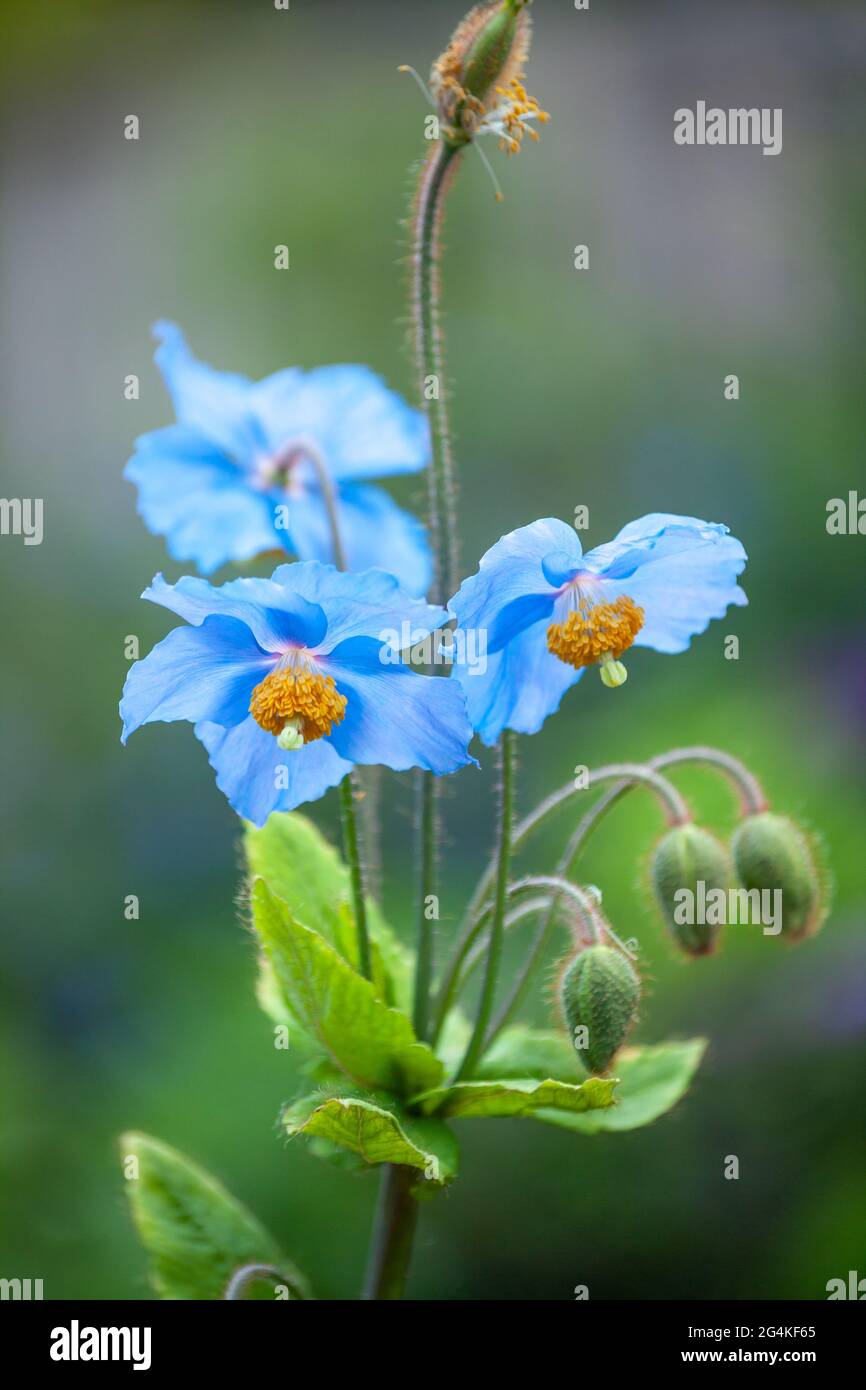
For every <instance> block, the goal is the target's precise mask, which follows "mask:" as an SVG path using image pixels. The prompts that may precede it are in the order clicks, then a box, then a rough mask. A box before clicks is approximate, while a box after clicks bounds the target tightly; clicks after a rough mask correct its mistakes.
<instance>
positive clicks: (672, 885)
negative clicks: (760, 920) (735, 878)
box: [650, 823, 731, 956]
mask: <svg viewBox="0 0 866 1390" xmlns="http://www.w3.org/2000/svg"><path fill="white" fill-rule="evenodd" d="M650 873H651V876H652V885H653V892H654V893H655V897H656V902H657V903H658V906H659V910H660V912H661V914H662V917H663V918H664V920H665V923H666V924H667V927H668V929H669V931H670V933H671V935H672V936H673V938H674V941H675V942H676V943H677V945H678V946H679V948H680V950H682V951H685V953H686V955H689V956H707V955H709V954H710V952H711V951H713V950H715V947H716V938H717V937H718V934H719V927H718V924H717V923H709V922H701V921H699V920H698V917H699V915H700V914H699V913H698V912H697V911H696V904H697V903H698V902H699V901H705V900H706V894H707V893H709V892H710V891H711V890H713V889H722V891H724V892H727V888H728V884H729V882H730V877H731V874H730V865H729V862H728V855H727V852H726V850H725V847H724V845H722V844H721V843H720V842H719V841H718V840H717V839H716V837H715V835H711V834H710V832H709V830H704V829H702V828H701V826H699V825H693V824H691V823H689V824H688V825H676V826H674V828H673V830H669V831H668V832H667V834H666V835H664V836H663V837H662V839H661V840H660V841H659V843H658V845H657V846H656V849H655V852H654V854H653V857H652V863H651V865H650ZM699 884H703V889H702V890H699V888H698V885H699ZM687 894H688V895H690V896H686V895H687ZM690 908H691V910H689V909H690Z"/></svg>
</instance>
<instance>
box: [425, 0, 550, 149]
mask: <svg viewBox="0 0 866 1390" xmlns="http://www.w3.org/2000/svg"><path fill="white" fill-rule="evenodd" d="M528 4H529V0H494V3H492V4H485V5H476V7H475V9H474V10H470V12H469V14H468V15H467V16H466V18H465V19H463V20H462V21H461V22H460V24H458V26H457V28H456V29H455V31H454V33H453V35H452V37H451V42H450V43H449V45H448V47H447V49H446V50H445V52H444V53H443V54H442V56H441V57H440V58H437V60H436V62H435V63H434V64H433V71H432V72H431V74H430V87H431V91H432V97H431V93H430V92H427V89H426V88H425V87H424V84H423V82H422V81H421V79H420V77H419V76H418V74H417V73H416V72H415V69H414V68H411V67H408V66H406V65H404V66H403V67H402V69H401V71H403V72H411V73H412V74H413V76H414V77H415V79H416V81H417V82H418V83H419V85H420V86H421V88H422V90H424V91H425V92H427V96H428V97H429V98H430V99H431V100H432V101H433V103H434V105H435V107H436V110H437V112H438V114H439V118H440V120H441V121H442V122H443V125H444V129H443V132H442V133H443V138H444V140H445V142H446V144H448V145H450V146H451V147H459V146H462V145H468V144H469V142H470V141H471V140H473V139H474V138H475V137H476V136H478V135H496V136H498V137H499V146H500V149H502V150H505V151H506V152H507V153H508V154H516V153H517V151H518V150H519V149H520V145H521V141H522V140H523V137H524V135H527V134H528V135H529V137H530V139H531V140H537V139H538V131H537V130H535V129H534V127H533V122H534V121H537V122H538V124H539V125H544V124H545V123H546V122H547V121H548V120H549V119H550V117H549V116H548V114H547V112H546V111H542V110H541V107H540V106H539V104H538V102H537V101H536V100H535V98H534V97H531V96H529V95H528V93H527V91H526V88H525V87H524V85H523V70H524V67H525V65H526V60H527V58H528V57H529V43H530V38H531V33H532V25H531V20H530V18H529V15H528V14H527V7H528Z"/></svg>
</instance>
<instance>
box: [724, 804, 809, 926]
mask: <svg viewBox="0 0 866 1390" xmlns="http://www.w3.org/2000/svg"><path fill="white" fill-rule="evenodd" d="M731 849H732V852H733V859H734V869H735V871H736V875H737V878H738V879H739V881H740V883H741V884H742V885H743V887H744V888H745V889H747V890H749V891H751V890H753V889H757V890H758V891H759V892H761V893H764V892H770V893H776V892H778V893H779V895H780V896H779V899H778V905H779V908H780V921H781V933H782V935H783V936H786V937H787V938H788V940H789V941H802V940H803V938H804V937H806V936H814V934H815V932H816V931H818V929H819V928H820V927H821V925H822V924H823V922H824V918H825V917H826V915H827V904H826V894H825V892H824V885H823V883H822V877H821V872H820V869H819V867H818V860H817V856H816V854H815V851H814V848H813V846H812V845H811V844H810V842H809V840H808V838H807V837H806V835H805V834H804V833H803V831H802V830H801V829H800V828H799V826H797V825H795V824H794V822H793V821H791V820H788V818H787V817H786V816H779V815H776V814H775V813H774V812H773V811H762V812H760V813H759V814H758V815H754V816H746V818H745V820H743V821H741V822H740V824H739V826H738V827H737V829H736V831H735V832H734V838H733V840H732V842H731Z"/></svg>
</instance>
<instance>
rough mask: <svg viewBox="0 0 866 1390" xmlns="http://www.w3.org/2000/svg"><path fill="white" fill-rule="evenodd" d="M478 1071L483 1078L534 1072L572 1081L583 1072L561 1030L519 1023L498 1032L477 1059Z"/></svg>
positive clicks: (576, 1079)
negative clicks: (538, 1027) (485, 1051)
mask: <svg viewBox="0 0 866 1390" xmlns="http://www.w3.org/2000/svg"><path fill="white" fill-rule="evenodd" d="M477 1075H478V1077H479V1079H481V1080H485V1081H496V1080H500V1079H501V1078H503V1077H509V1076H534V1077H536V1078H537V1079H538V1080H539V1081H543V1080H544V1079H545V1078H546V1077H548V1076H552V1077H554V1078H555V1079H556V1080H557V1081H570V1082H572V1083H575V1082H577V1081H582V1080H583V1079H584V1077H585V1076H586V1072H585V1071H584V1069H583V1067H582V1066H581V1065H580V1063H579V1062H578V1060H577V1053H576V1052H575V1050H574V1048H573V1046H572V1045H571V1043H570V1042H569V1039H568V1037H567V1035H566V1034H565V1033H564V1032H559V1033H556V1032H553V1031H551V1030H540V1029H536V1028H527V1027H525V1026H524V1025H523V1024H519V1025H516V1026H515V1027H513V1028H506V1029H505V1030H504V1031H503V1032H502V1033H500V1034H499V1036H498V1037H497V1038H496V1040H495V1041H494V1043H493V1045H492V1047H491V1048H490V1050H489V1052H487V1053H485V1055H484V1057H483V1058H482V1060H481V1062H480V1063H479V1065H478V1073H477Z"/></svg>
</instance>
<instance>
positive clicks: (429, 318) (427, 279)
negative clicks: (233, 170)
mask: <svg viewBox="0 0 866 1390" xmlns="http://www.w3.org/2000/svg"><path fill="white" fill-rule="evenodd" d="M456 153H457V151H456V150H455V149H454V148H453V147H452V146H450V145H448V144H446V143H444V142H439V143H437V144H436V145H434V146H433V148H432V149H431V151H430V154H429V155H428V157H427V159H426V160H425V162H424V164H423V166H422V169H421V176H420V179H419V183H418V192H417V195H416V198H415V204H414V208H413V217H412V241H413V245H412V306H413V311H414V321H415V358H416V367H417V372H418V387H419V395H420V399H421V401H422V402H423V404H424V409H425V411H426V413H427V418H428V420H429V422H430V447H431V459H430V467H429V468H428V470H427V495H428V524H429V529H430V536H431V541H432V546H433V567H434V569H433V573H434V578H433V588H432V591H431V598H432V600H433V602H434V603H438V604H440V605H441V604H444V603H446V602H447V600H448V599H449V598H450V597H451V595H452V594H453V593H454V590H455V588H456V586H457V563H458V560H457V521H456V516H455V509H454V457H453V452H452V448H451V432H450V426H449V422H448V393H447V387H446V382H445V354H444V344H443V337H442V329H441V324H440V317H439V255H440V234H441V228H442V218H443V206H444V196H445V193H446V191H447V188H448V182H449V177H450V174H451V172H452V171H453V169H454V168H456V163H455V156H456ZM417 797H418V860H419V884H418V904H417V909H416V910H417V914H418V916H417V923H418V925H417V942H418V949H417V966H416V975H415V1000H414V1008H413V1016H414V1021H415V1031H416V1033H417V1034H418V1036H419V1037H420V1038H422V1039H423V1038H426V1035H427V1028H428V1019H429V1012H430V1002H429V996H430V987H431V983H432V979H433V966H434V930H435V918H434V917H431V915H430V912H429V906H430V902H431V899H434V898H435V896H436V841H437V835H438V813H437V800H438V788H437V783H436V778H435V777H434V776H433V774H432V773H430V772H423V773H421V774H420V777H419V784H418V792H417Z"/></svg>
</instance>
